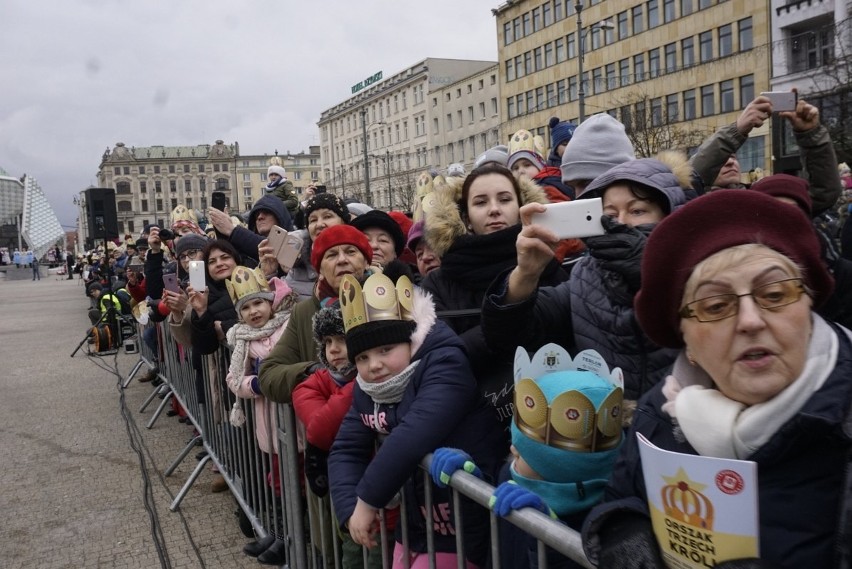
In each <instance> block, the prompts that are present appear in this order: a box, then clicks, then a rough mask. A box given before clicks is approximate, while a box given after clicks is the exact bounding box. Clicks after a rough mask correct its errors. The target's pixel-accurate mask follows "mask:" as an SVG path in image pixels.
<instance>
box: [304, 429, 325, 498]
mask: <svg viewBox="0 0 852 569" xmlns="http://www.w3.org/2000/svg"><path fill="white" fill-rule="evenodd" d="M305 477H306V478H307V479H308V486H310V487H311V492H313V493H314V494H316V495H317V496H319V497H320V498H324V497H325V496H326V495H327V494H328V452H327V451H324V450H322V449H321V448H319V447H315V446H314V445H312V444H311V443H309V442H307V441H305Z"/></svg>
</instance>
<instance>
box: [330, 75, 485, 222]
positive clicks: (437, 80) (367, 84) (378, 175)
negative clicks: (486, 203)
mask: <svg viewBox="0 0 852 569" xmlns="http://www.w3.org/2000/svg"><path fill="white" fill-rule="evenodd" d="M497 75H498V70H497V66H496V63H495V62H493V61H471V60H455V59H438V58H427V59H424V60H422V61H419V62H417V63H415V64H414V65H412V66H410V67H408V68H406V69H404V70H403V71H400V72H398V73H395V74H394V75H392V76H390V77H388V78H383V74H382V72H378V73H375V74H373V75H371V76H369V77H368V78H367V79H365V80H363V81H360V82H359V83H358V84H356V85H354V86H353V87H352V96H351V97H349V98H348V99H346V100H344V101H342V102H341V103H338V104H337V105H335V106H333V107H331V108H329V109H327V110H325V111H323V112H322V113H321V115H320V120H319V122H318V123H317V124H318V126H319V129H320V146H321V149H320V154H321V165H322V172H323V176H322V179H323V181H324V182H325V183H326V184H327V185H328V186H329V189H330V190H331V191H334V192H335V193H337V194H338V195H341V196H344V197H354V198H355V199H358V200H360V201H364V202H369V203H371V205H373V206H374V207H378V208H381V209H398V210H408V209H410V208H411V205H412V200H413V196H414V187H415V181H416V179H417V175H418V174H419V173H420V172H422V171H424V170H429V169H435V170H438V171H446V168H447V166H448V165H449V164H451V163H456V162H458V163H461V164H463V165H464V166H465V167H466V168H467V169H468V170H469V169H470V166H471V165H472V164H473V161H474V159H475V158H476V156H477V154H480V153H482V152H483V151H484V150H485V149H486V148H488V147H490V146H493V145H494V144H496V143H497V141H498V140H499V138H500V132H499V123H500V114H499V100H500V99H499V97H500V95H499V81H498V78H497ZM448 117H449V118H448ZM365 163H366V168H365Z"/></svg>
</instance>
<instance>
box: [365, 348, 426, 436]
mask: <svg viewBox="0 0 852 569" xmlns="http://www.w3.org/2000/svg"><path fill="white" fill-rule="evenodd" d="M419 363H420V360H417V361H416V362H412V363H410V364H409V365H408V367H407V368H405V369H404V370H402V371H401V372H399V373H398V374H397V375H396V376H395V377H392V378H390V379H388V380H387V381H383V382H381V383H369V382H367V381H364V380H363V379H362V378H361V374H360V373H359V374H358V375H357V376H356V377H355V381H357V382H358V387H360V388H361V391H363V392H364V393H366V394H367V395H368V396H369V397H370V399H372V400H373V415H374V416H375V417H376V421H375V422H374V423H373V424H375V425H379V424H381V423H380V422H379V420H378V415H379V408H380V406H381V405H383V404H387V405H389V404H393V403H399V402H400V401H402V396H403V395H404V394H405V389H406V388H407V387H408V382H409V381H411V376H413V375H414V370H415V369H417V364H419ZM384 434H387V433H384Z"/></svg>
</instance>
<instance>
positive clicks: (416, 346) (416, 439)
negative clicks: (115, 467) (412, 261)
mask: <svg viewBox="0 0 852 569" xmlns="http://www.w3.org/2000/svg"><path fill="white" fill-rule="evenodd" d="M340 303H341V307H342V312H343V321H344V326H345V330H346V347H347V352H348V355H349V359H350V360H351V361H353V362H354V363H355V366H356V367H357V370H358V375H357V376H356V378H355V381H356V384H355V386H354V391H353V402H352V407H351V408H350V410H349V412H348V413H347V415H346V417H345V418H344V420H343V424H342V425H341V427H340V430H339V431H338V433H337V438H336V439H335V441H334V445H333V446H332V449H331V455H330V457H329V481H330V487H331V497H332V503H333V504H334V508H335V510H336V513H337V518H338V520H339V521H340V523H341V526H342V527H343V528H346V529H348V531H349V533H350V534H351V535H352V539H353V540H354V541H355V542H356V543H359V544H361V545H364V546H366V547H368V548H370V547H373V546H375V545H376V539H375V534H376V531H377V521H378V514H379V510H380V509H381V508H383V507H385V506H386V505H388V504H389V503H391V502H392V501H394V498H395V497H396V495H397V494H398V493H400V492H401V493H402V499H403V500H405V504H406V508H407V512H408V520H407V524H408V528H409V532H408V537H409V546H410V552H409V553H408V561H409V563H410V566H411V567H412V568H414V569H417V568H419V567H428V557H427V556H426V554H425V552H426V527H425V524H426V523H432V524H433V527H434V529H435V542H434V543H435V549H436V550H437V551H438V556H437V561H438V565H437V566H438V567H439V568H440V567H456V563H457V560H456V554H455V534H456V529H455V528H454V527H453V517H452V513H451V506H450V496H449V493H448V491H447V490H446V489H440V488H437V487H433V490H432V492H433V496H434V506H433V510H432V511H431V512H427V510H426V502H425V497H424V492H425V488H424V480H423V477H422V476H419V475H417V470H418V465H419V463H420V461H421V460H422V459H423V457H425V456H426V455H427V454H428V453H430V452H432V451H433V450H434V449H436V448H438V447H439V446H453V447H456V448H460V449H463V450H465V451H466V452H468V453H469V454H470V455H471V456H472V457H473V458H474V460H476V461H477V463H478V464H479V466H480V467H481V468H482V470H483V472H485V473H486V474H487V475H493V474H494V473H495V469H496V468H498V465H499V463H500V461H501V459H502V458H503V457H502V456H499V455H496V454H495V451H494V449H499V448H500V447H501V446H502V445H501V443H500V440H501V438H502V436H503V435H502V433H501V432H500V430H499V429H493V428H492V426H493V419H492V417H491V411H489V410H488V409H487V407H486V406H485V404H484V402H483V400H482V399H481V398H480V397H479V396H478V389H477V387H476V383H475V380H474V377H473V373H472V372H471V369H470V365H469V363H468V361H467V358H466V356H465V353H464V347H463V344H462V342H461V340H460V339H459V338H458V336H456V335H455V334H454V333H453V332H452V331H451V330H450V329H449V328H448V327H447V325H446V324H444V323H443V322H439V321H438V320H437V318H436V316H435V307H434V305H433V303H432V300H431V297H430V296H429V295H428V293H425V292H423V291H422V290H420V289H414V288H413V287H412V286H411V282H410V281H409V280H408V278H407V277H404V276H403V277H400V279H399V280H398V282H397V284H396V285H394V283H393V282H392V281H391V280H390V278H388V277H387V276H386V275H383V274H376V275H373V276H371V277H370V278H368V279H367V280H366V281H365V282H364V285H363V289H362V286H361V285H359V283H358V282H357V280H356V279H354V278H353V277H351V276H347V277H345V278H344V280H343V282H342V283H341V286H340ZM377 444H378V445H380V446H379V448H378V450H377V451H376V450H375V448H376V445H377ZM492 477H493V476H492ZM462 507H463V510H464V521H465V527H464V536H465V540H466V544H465V553H466V556H467V566H468V567H481V566H484V565H485V563H486V557H487V554H488V531H489V529H488V517H487V515H484V514H486V512H484V511H483V510H482V509H481V508H476V507H473V506H472V504H471V503H470V502H468V501H467V500H466V499H463V506H462ZM401 525H402V524H400V526H401ZM399 530H400V527H399V526H398V527H397V532H396V533H397V535H396V546H395V549H394V552H393V566H394V567H402V566H404V565H403V559H404V557H405V555H406V553H405V551H404V549H403V546H402V539H401V535H400V531H399Z"/></svg>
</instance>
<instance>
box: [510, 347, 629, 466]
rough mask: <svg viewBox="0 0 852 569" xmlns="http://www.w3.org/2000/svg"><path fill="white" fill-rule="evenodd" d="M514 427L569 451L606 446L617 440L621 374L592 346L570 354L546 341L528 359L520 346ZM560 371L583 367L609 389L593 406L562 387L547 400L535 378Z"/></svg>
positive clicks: (585, 450)
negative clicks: (590, 348) (561, 389)
mask: <svg viewBox="0 0 852 569" xmlns="http://www.w3.org/2000/svg"><path fill="white" fill-rule="evenodd" d="M514 369H515V418H514V421H515V425H516V426H517V428H518V430H520V431H521V432H522V433H524V434H525V435H526V436H527V437H529V438H531V439H533V440H536V441H539V442H541V443H544V444H546V445H548V446H552V447H554V448H558V449H562V450H571V451H575V452H596V451H603V450H609V449H612V448H614V447H615V446H617V445H618V443H619V442H620V441H621V428H622V424H621V423H622V421H621V412H622V400H623V398H624V374H623V373H622V372H621V368H615V369H613V370H612V371H611V372H610V370H609V367H608V366H607V364H606V362H604V360H603V358H602V357H601V355H600V354H599V353H597V352H596V351H594V350H583V351H582V352H580V353H579V354H577V357H576V358H573V359H572V358H571V356H570V355H568V352H567V351H566V350H565V348H563V347H561V346H558V345H556V344H546V345H544V346H542V347H541V348H539V350H538V351H537V352H536V353H535V355H534V356H533V358H532V360H530V358H529V356H528V355H527V352H526V350H524V349H523V348H521V347H518V349H517V351H516V352H515V368H514ZM560 371H588V372H592V373H594V374H595V375H597V376H598V377H600V378H602V379H604V380H606V381H608V382H609V383H610V384H611V386H612V390H611V391H610V393H609V394H608V395H607V396H606V397H605V398H604V400H603V401H602V402H601V403H600V404H599V405H598V406H597V407H596V406H595V404H594V403H593V402H592V401H591V400H590V399H589V398H588V397H587V396H586V395H585V394H584V393H583V392H581V391H578V390H567V391H563V392H562V393H560V394H559V395H558V396H556V397H555V398H554V399H553V400H552V401H550V402H548V400H547V396H546V395H545V393H544V392H543V391H542V389H541V388H540V387H539V385H538V383H537V380H538V379H540V378H541V377H542V376H544V375H546V374H549V373H553V372H560Z"/></svg>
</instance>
